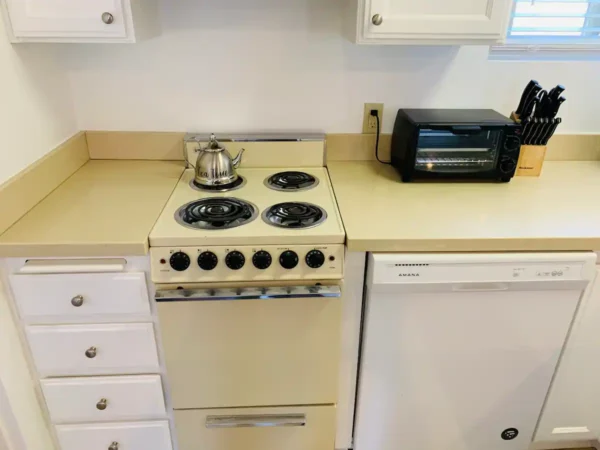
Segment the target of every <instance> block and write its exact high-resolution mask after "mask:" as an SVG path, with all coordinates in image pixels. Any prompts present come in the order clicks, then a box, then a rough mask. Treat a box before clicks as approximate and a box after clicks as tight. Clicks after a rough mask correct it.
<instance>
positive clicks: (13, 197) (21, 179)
mask: <svg viewBox="0 0 600 450" xmlns="http://www.w3.org/2000/svg"><path fill="white" fill-rule="evenodd" d="M89 159H90V157H89V153H88V147H87V141H86V137H85V133H84V132H79V133H77V134H75V135H74V136H72V137H71V138H69V139H67V140H66V141H65V142H64V143H62V144H61V145H59V146H58V147H57V148H55V149H54V150H52V151H51V152H50V153H47V154H46V155H45V156H43V157H42V158H40V159H39V160H37V161H36V162H34V163H33V164H32V165H30V166H29V167H27V168H26V169H25V170H23V171H21V172H19V173H18V174H17V175H15V176H13V177H12V178H10V179H9V180H8V181H6V182H5V183H3V184H0V211H2V214H1V215H0V234H2V233H4V232H5V231H6V230H7V229H8V228H9V227H10V226H11V225H12V224H14V223H15V222H16V221H17V220H19V219H20V218H21V217H23V216H24V215H25V214H26V213H27V212H28V211H29V210H30V209H31V208H32V207H33V206H35V205H36V204H37V203H38V202H40V200H42V199H43V198H45V197H46V196H47V195H48V194H50V192H52V191H53V190H54V189H56V188H57V187H58V186H59V185H60V184H62V183H63V181H65V180H66V179H67V178H69V177H70V176H71V175H73V173H75V172H76V171H77V170H78V169H79V168H80V167H81V166H83V165H84V164H85V163H86V162H87V161H88V160H89Z"/></svg>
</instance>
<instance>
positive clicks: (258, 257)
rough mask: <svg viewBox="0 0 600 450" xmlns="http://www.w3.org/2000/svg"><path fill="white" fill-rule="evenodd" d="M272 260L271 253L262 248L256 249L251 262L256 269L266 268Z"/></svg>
mask: <svg viewBox="0 0 600 450" xmlns="http://www.w3.org/2000/svg"><path fill="white" fill-rule="evenodd" d="M272 262H273V258H271V254H270V253H269V252H266V251H264V250H259V251H257V252H256V253H255V254H254V256H253V257H252V264H254V267H256V268H257V269H261V270H264V269H268V268H269V266H270V265H271V263H272Z"/></svg>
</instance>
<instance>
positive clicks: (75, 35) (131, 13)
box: [0, 0, 157, 42]
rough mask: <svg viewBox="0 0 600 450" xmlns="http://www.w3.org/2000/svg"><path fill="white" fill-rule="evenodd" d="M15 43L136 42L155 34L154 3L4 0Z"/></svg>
mask: <svg viewBox="0 0 600 450" xmlns="http://www.w3.org/2000/svg"><path fill="white" fill-rule="evenodd" d="M0 2H2V5H3V6H4V12H5V14H6V23H7V25H8V26H7V29H8V32H9V37H10V38H11V40H12V41H13V42H135V41H136V39H139V38H141V37H144V36H145V35H152V34H155V30H156V23H155V22H156V17H157V13H156V3H155V1H154V0H94V1H86V2H82V1H81V0H0Z"/></svg>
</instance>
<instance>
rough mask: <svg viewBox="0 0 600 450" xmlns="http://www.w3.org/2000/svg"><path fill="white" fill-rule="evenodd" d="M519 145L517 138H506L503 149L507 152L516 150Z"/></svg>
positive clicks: (519, 141)
mask: <svg viewBox="0 0 600 450" xmlns="http://www.w3.org/2000/svg"><path fill="white" fill-rule="evenodd" d="M520 145H521V140H520V139H519V138H518V137H517V136H507V138H506V140H505V141H504V148H505V149H506V150H508V151H512V150H516V149H518V148H519V146H520Z"/></svg>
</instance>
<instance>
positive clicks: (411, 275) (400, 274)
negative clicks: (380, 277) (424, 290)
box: [398, 273, 421, 277]
mask: <svg viewBox="0 0 600 450" xmlns="http://www.w3.org/2000/svg"><path fill="white" fill-rule="evenodd" d="M398 276H399V277H420V276H421V274H420V273H399V274H398Z"/></svg>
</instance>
